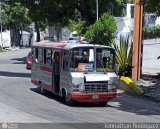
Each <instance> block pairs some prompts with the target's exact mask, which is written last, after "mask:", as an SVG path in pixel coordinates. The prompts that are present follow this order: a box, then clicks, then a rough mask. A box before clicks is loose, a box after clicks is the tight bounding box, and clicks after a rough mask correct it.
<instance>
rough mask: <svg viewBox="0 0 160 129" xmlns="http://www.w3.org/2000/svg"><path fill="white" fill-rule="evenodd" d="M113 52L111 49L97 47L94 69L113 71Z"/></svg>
mask: <svg viewBox="0 0 160 129" xmlns="http://www.w3.org/2000/svg"><path fill="white" fill-rule="evenodd" d="M114 56H115V52H114V50H113V49H108V48H97V49H96V71H97V72H102V71H113V70H114V69H115V67H114Z"/></svg>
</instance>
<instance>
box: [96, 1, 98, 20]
mask: <svg viewBox="0 0 160 129" xmlns="http://www.w3.org/2000/svg"><path fill="white" fill-rule="evenodd" d="M96 6H97V21H98V0H96Z"/></svg>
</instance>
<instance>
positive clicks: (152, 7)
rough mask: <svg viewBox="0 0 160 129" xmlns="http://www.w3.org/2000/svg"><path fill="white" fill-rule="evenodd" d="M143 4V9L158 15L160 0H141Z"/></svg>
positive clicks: (159, 12) (159, 13)
mask: <svg viewBox="0 0 160 129" xmlns="http://www.w3.org/2000/svg"><path fill="white" fill-rule="evenodd" d="M141 2H142V3H143V4H144V6H145V11H146V12H148V13H155V14H156V15H157V16H160V8H159V5H160V1H159V0H141Z"/></svg>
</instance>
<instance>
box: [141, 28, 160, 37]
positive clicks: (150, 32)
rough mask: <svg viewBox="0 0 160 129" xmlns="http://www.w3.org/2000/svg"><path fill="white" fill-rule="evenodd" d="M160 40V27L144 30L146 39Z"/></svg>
mask: <svg viewBox="0 0 160 129" xmlns="http://www.w3.org/2000/svg"><path fill="white" fill-rule="evenodd" d="M155 38H160V25H158V26H147V27H145V28H144V39H155Z"/></svg>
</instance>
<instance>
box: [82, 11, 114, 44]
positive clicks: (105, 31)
mask: <svg viewBox="0 0 160 129" xmlns="http://www.w3.org/2000/svg"><path fill="white" fill-rule="evenodd" d="M116 28H117V26H116V22H115V20H114V18H113V17H112V16H111V15H109V14H108V13H104V14H103V15H102V16H101V18H100V19H99V20H98V21H96V22H95V24H93V25H91V26H90V27H89V28H88V30H87V32H86V33H85V38H86V39H87V40H88V41H89V42H90V43H92V44H101V45H108V46H111V44H112V43H113V40H114V38H115V36H114V32H115V31H116Z"/></svg>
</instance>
